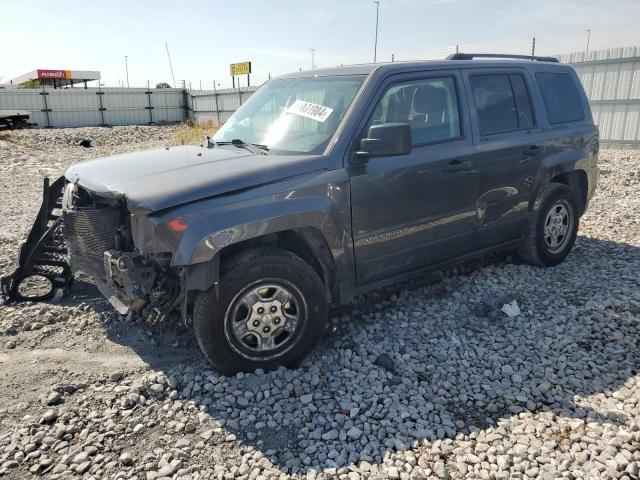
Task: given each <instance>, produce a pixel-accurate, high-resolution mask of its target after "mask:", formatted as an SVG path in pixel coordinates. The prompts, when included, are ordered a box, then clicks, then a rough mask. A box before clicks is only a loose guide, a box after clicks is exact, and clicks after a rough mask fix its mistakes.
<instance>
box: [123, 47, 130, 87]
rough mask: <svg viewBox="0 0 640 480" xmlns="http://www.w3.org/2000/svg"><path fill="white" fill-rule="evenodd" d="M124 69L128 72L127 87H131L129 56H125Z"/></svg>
mask: <svg viewBox="0 0 640 480" xmlns="http://www.w3.org/2000/svg"><path fill="white" fill-rule="evenodd" d="M124 69H125V71H126V72H127V88H129V60H128V58H127V56H126V55H125V56H124Z"/></svg>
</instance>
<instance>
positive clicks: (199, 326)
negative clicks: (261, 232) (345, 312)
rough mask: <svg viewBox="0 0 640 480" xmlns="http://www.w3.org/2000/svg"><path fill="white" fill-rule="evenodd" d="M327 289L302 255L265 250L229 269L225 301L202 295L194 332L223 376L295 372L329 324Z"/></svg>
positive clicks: (238, 258)
mask: <svg viewBox="0 0 640 480" xmlns="http://www.w3.org/2000/svg"><path fill="white" fill-rule="evenodd" d="M327 311H328V306H327V297H326V294H325V289H324V285H323V284H322V281H321V280H320V278H319V276H318V274H317V273H316V272H315V270H314V269H313V268H311V266H310V265H309V264H308V263H306V262H305V261H304V260H302V259H301V258H300V257H298V256H297V255H295V254H293V253H291V252H287V251H283V250H278V249H275V248H260V249H256V250H251V251H247V252H244V253H241V254H239V255H238V256H236V257H234V258H233V259H231V261H229V262H228V263H227V265H225V266H223V273H222V275H221V278H220V288H219V297H218V298H216V295H215V292H214V291H213V289H210V290H208V291H205V292H202V293H200V294H199V295H198V297H197V299H196V304H195V307H194V329H195V334H196V338H197V340H198V344H199V345H200V348H201V349H202V351H203V353H204V354H205V356H206V357H207V359H208V360H209V361H210V362H211V363H212V364H213V365H214V366H215V367H216V368H217V369H218V370H220V371H221V372H222V373H225V374H233V373H236V372H238V371H253V370H256V369H258V368H261V369H263V370H271V369H274V368H277V367H279V366H293V365H295V364H297V363H298V362H299V361H300V360H302V358H304V357H305V356H306V355H307V354H308V353H309V352H310V351H311V349H312V348H313V347H314V346H315V344H316V343H317V341H318V340H319V339H320V338H321V336H322V334H323V332H324V330H325V326H326V322H327Z"/></svg>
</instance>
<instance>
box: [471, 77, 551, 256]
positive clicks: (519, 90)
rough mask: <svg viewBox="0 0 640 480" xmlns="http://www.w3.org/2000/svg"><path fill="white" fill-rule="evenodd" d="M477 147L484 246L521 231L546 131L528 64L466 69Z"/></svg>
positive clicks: (481, 242)
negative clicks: (536, 103)
mask: <svg viewBox="0 0 640 480" xmlns="http://www.w3.org/2000/svg"><path fill="white" fill-rule="evenodd" d="M464 78H465V84H466V86H467V95H468V97H469V105H470V106H471V116H472V119H473V138H474V145H475V146H476V148H477V151H478V155H477V157H476V168H477V169H478V185H479V196H478V201H477V209H478V227H479V229H478V236H477V247H478V248H479V249H482V248H486V247H491V246H495V245H498V244H501V243H505V242H509V241H512V240H515V239H517V238H519V237H520V235H521V234H522V228H523V226H524V222H525V221H526V214H527V208H528V202H529V197H530V194H531V192H532V188H533V184H534V179H535V175H536V172H537V170H538V168H539V166H540V163H541V161H542V159H543V158H544V150H545V143H546V138H547V137H546V135H545V133H544V130H543V128H541V126H540V122H539V119H538V118H537V116H536V112H535V111H534V106H533V105H534V102H533V101H532V98H531V92H532V91H533V88H534V84H533V79H532V77H531V76H530V74H529V72H528V71H527V70H526V69H522V68H513V69H503V68H487V69H469V70H466V71H465V73H464Z"/></svg>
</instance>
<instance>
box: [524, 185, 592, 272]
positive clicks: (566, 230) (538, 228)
mask: <svg viewBox="0 0 640 480" xmlns="http://www.w3.org/2000/svg"><path fill="white" fill-rule="evenodd" d="M577 212H578V208H577V205H576V201H575V198H574V195H573V192H572V191H571V189H570V188H569V187H567V186H566V185H563V184H560V183H551V184H549V185H548V186H547V187H546V189H545V192H544V193H543V195H542V198H541V200H540V207H539V208H538V210H537V212H536V213H535V214H534V216H533V217H532V218H531V220H530V223H529V225H528V230H527V232H526V233H525V236H524V238H523V241H522V243H521V245H520V247H519V249H518V254H519V255H520V257H521V258H522V259H523V260H525V261H526V262H529V263H532V264H534V265H540V266H544V267H547V266H554V265H557V264H559V263H560V262H562V261H563V260H564V259H565V258H566V256H567V255H569V252H570V251H571V249H572V248H573V244H574V242H575V240H576V236H577V234H578V226H579V222H580V219H579V217H578V214H577Z"/></svg>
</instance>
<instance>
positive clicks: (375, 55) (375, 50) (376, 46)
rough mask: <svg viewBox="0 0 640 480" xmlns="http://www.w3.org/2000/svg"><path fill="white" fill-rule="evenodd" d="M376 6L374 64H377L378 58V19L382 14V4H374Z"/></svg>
mask: <svg viewBox="0 0 640 480" xmlns="http://www.w3.org/2000/svg"><path fill="white" fill-rule="evenodd" d="M373 3H375V4H376V39H375V42H374V44H373V63H376V59H377V56H378V18H379V13H380V2H378V1H376V2H373Z"/></svg>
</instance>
